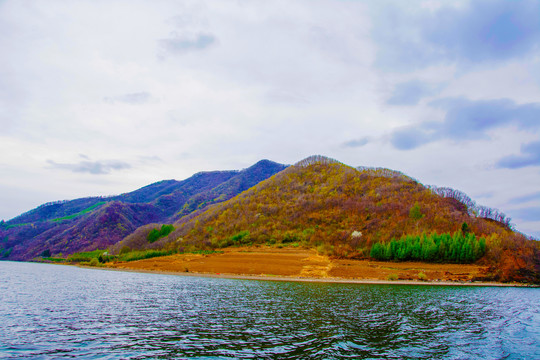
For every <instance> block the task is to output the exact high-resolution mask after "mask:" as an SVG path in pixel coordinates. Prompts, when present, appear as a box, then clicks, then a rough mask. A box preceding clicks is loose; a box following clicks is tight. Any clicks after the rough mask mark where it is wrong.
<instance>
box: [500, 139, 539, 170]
mask: <svg viewBox="0 0 540 360" xmlns="http://www.w3.org/2000/svg"><path fill="white" fill-rule="evenodd" d="M527 166H540V141H535V142H531V143H528V144H524V145H521V155H510V156H506V157H504V158H502V159H500V160H499V161H498V162H497V167H499V168H506V169H520V168H523V167H527Z"/></svg>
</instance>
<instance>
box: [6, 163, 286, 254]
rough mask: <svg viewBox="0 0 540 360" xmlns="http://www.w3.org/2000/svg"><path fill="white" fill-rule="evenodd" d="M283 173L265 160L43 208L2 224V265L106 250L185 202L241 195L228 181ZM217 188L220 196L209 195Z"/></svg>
mask: <svg viewBox="0 0 540 360" xmlns="http://www.w3.org/2000/svg"><path fill="white" fill-rule="evenodd" d="M285 167H286V165H282V164H278V163H275V162H272V161H269V160H264V161H260V162H258V163H257V164H255V165H252V166H251V167H249V168H246V169H243V170H224V171H205V172H198V173H196V174H194V175H193V176H191V177H189V178H187V179H184V180H181V181H177V180H162V181H158V182H156V183H152V184H149V185H147V186H144V187H142V188H140V189H137V190H135V191H132V192H129V193H124V194H120V195H116V196H109V197H87V198H80V199H74V200H69V201H66V200H63V201H56V202H51V203H46V204H43V205H40V206H38V207H37V208H35V209H32V210H30V211H27V212H25V213H23V214H21V215H19V216H16V217H14V218H13V219H10V220H8V221H6V222H2V223H1V224H0V259H9V260H31V259H33V258H35V257H38V256H40V255H42V254H43V253H51V254H63V255H67V254H71V253H74V252H78V251H90V250H95V249H97V248H106V247H108V246H111V245H113V244H114V243H116V242H118V241H120V240H122V239H123V238H124V237H125V236H127V235H129V234H130V233H131V232H132V231H134V230H135V229H136V228H138V227H140V226H143V225H145V224H148V223H154V222H167V221H168V219H169V217H171V216H174V215H175V213H176V212H178V211H179V209H181V208H182V206H183V205H184V204H186V203H187V202H188V201H189V202H190V204H194V206H195V207H196V208H200V207H201V206H202V205H204V204H202V201H199V199H204V198H206V197H208V196H211V197H212V201H213V202H220V201H224V200H225V199H228V198H230V197H231V196H233V195H234V194H236V193H235V191H236V192H237V191H240V190H239V188H235V187H234V186H226V185H227V184H228V182H229V181H230V180H231V179H233V182H234V181H235V180H234V179H238V177H239V176H240V177H241V178H242V179H244V181H245V183H246V184H248V185H249V184H255V183H258V182H259V181H260V180H261V179H262V178H264V177H265V176H269V175H271V174H273V173H275V172H277V171H280V170H282V169H284V168H285ZM219 185H222V186H223V187H222V190H223V193H222V192H220V189H217V190H214V191H212V190H213V189H214V188H216V187H217V186H219ZM205 193H209V195H208V196H205V195H204V194H205ZM198 195H199V197H198ZM220 196H222V197H221V198H220ZM186 213H188V212H187V211H186ZM112 222H114V224H113V223H112ZM113 225H114V226H113ZM82 234H84V236H83V235H82Z"/></svg>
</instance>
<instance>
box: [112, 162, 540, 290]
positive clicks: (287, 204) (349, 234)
mask: <svg viewBox="0 0 540 360" xmlns="http://www.w3.org/2000/svg"><path fill="white" fill-rule="evenodd" d="M174 226H175V230H174V231H172V232H171V233H170V234H169V235H168V236H166V237H163V238H160V239H159V241H157V242H156V243H154V244H149V243H148V241H146V239H145V238H146V235H147V232H145V231H141V232H140V233H138V232H135V233H133V234H132V235H130V237H128V238H126V239H124V241H122V243H120V244H118V245H117V246H118V247H117V248H118V250H119V249H120V248H121V247H122V246H124V245H127V246H129V247H130V248H133V249H140V246H142V248H143V249H144V248H147V249H149V248H150V247H149V246H150V245H155V246H158V247H159V248H163V249H167V250H173V249H182V248H187V247H190V248H196V249H205V250H214V249H219V248H223V247H227V246H239V245H249V244H274V245H275V246H282V245H283V244H295V245H298V246H305V247H310V248H315V249H317V250H318V251H320V252H321V253H323V254H325V255H329V256H332V257H338V258H369V257H370V255H372V254H373V257H374V258H375V257H376V258H381V259H382V258H384V259H385V260H397V261H404V260H419V261H432V262H454V263H456V262H457V263H470V262H478V261H480V262H482V264H484V265H487V266H489V268H490V274H489V276H490V277H492V278H493V279H498V280H504V281H509V280H514V281H530V282H534V281H540V278H538V274H540V251H539V249H540V248H539V246H538V243H537V242H535V241H531V240H529V239H527V238H526V237H525V236H523V235H522V234H519V233H516V232H514V231H513V230H512V229H511V228H509V227H508V225H507V224H506V223H504V222H498V221H496V220H494V219H486V218H483V217H482V216H479V215H478V214H475V213H474V212H470V211H469V209H468V207H467V205H466V204H463V203H461V202H459V201H458V200H456V199H455V198H453V197H444V196H441V195H439V194H437V193H435V192H434V191H432V189H431V188H429V187H426V186H424V185H422V184H420V183H418V182H417V181H416V180H414V179H413V178H410V177H408V176H406V175H404V174H402V173H399V172H394V171H391V170H383V169H362V170H357V169H354V168H351V167H349V166H346V165H344V164H341V163H339V162H337V161H335V160H332V159H326V160H324V161H322V160H321V159H319V158H308V159H306V160H303V161H301V162H300V163H299V164H297V165H295V166H291V167H289V168H287V169H286V170H284V171H282V172H280V173H279V174H276V175H274V176H272V177H271V178H269V179H267V180H265V181H263V182H261V183H259V184H257V185H256V186H254V187H252V188H250V189H248V190H247V191H245V192H243V193H241V194H240V195H238V196H236V197H234V198H232V199H230V200H228V201H225V202H222V203H219V204H215V205H213V206H209V207H208V208H206V209H205V211H203V212H199V213H194V214H192V215H190V216H185V217H183V218H182V219H180V220H179V221H177V222H176V223H175V224H174ZM424 233H425V234H432V235H423V234H424ZM458 233H459V234H460V235H459V234H458ZM437 234H442V235H437ZM450 234H453V235H450ZM142 236H144V238H143V239H144V241H142V240H138V239H139V237H142ZM407 237H409V238H407ZM398 239H399V240H398ZM376 244H378V245H376ZM391 244H394V245H391ZM381 247H384V252H382V251H380V248H381ZM387 247H389V248H390V251H389V252H388V256H387V251H386V249H387ZM396 247H397V248H399V251H398V250H396V251H398V252H395V253H394V252H393V250H392V249H396ZM418 247H420V250H417V248H418ZM377 248H379V251H378V249H377ZM372 251H373V253H372ZM378 252H379V254H378ZM383 254H384V255H383ZM501 264H503V265H502V266H501Z"/></svg>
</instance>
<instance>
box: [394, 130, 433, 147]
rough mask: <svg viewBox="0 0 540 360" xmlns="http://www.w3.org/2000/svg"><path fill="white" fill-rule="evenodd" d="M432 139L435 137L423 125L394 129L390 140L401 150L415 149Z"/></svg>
mask: <svg viewBox="0 0 540 360" xmlns="http://www.w3.org/2000/svg"><path fill="white" fill-rule="evenodd" d="M432 140H433V137H432V136H430V134H428V133H427V132H426V131H425V130H424V129H422V128H421V127H418V128H413V127H406V128H401V129H398V130H396V131H394V132H393V133H392V136H391V137H390V142H391V143H392V145H393V146H394V147H395V148H396V149H399V150H411V149H415V148H417V147H419V146H421V145H424V144H427V143H428V142H430V141H432Z"/></svg>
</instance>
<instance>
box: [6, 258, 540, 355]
mask: <svg viewBox="0 0 540 360" xmlns="http://www.w3.org/2000/svg"><path fill="white" fill-rule="evenodd" d="M0 278H2V282H0V319H1V320H2V321H1V323H0V357H2V358H5V359H23V358H25V359H26V358H34V359H49V358H78V359H79V358H81V359H95V358H100V359H147V358H152V359H155V358H181V359H182V358H213V359H220V358H223V359H228V358H252V359H273V358H283V359H293V358H310V359H334V358H336V359H337V358H354V359H502V358H511V359H534V358H540V345H539V344H540V325H539V324H540V310H539V309H540V296H539V295H540V290H539V289H521V288H489V287H478V288H477V287H475V288H471V287H429V286H399V285H394V286H389V285H346V284H312V283H282V282H263V281H243V280H227V279H208V278H196V277H176V276H168V275H152V274H135V273H122V272H111V271H103V270H91V269H79V268H73V267H65V266H53V265H44V264H28V263H11V262H0Z"/></svg>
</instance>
